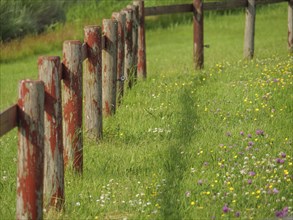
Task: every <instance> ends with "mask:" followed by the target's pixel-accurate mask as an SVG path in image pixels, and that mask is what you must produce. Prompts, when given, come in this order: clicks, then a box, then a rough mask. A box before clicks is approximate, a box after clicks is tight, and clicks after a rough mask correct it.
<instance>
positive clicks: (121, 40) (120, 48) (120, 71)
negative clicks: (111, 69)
mask: <svg viewBox="0 0 293 220" xmlns="http://www.w3.org/2000/svg"><path fill="white" fill-rule="evenodd" d="M112 18H113V19H116V20H117V21H118V39H117V41H118V43H117V80H118V85H117V96H118V98H117V100H118V104H120V103H121V101H122V97H123V93H124V62H125V58H124V56H125V51H124V49H125V24H126V14H125V12H123V11H122V12H119V13H118V12H114V13H112Z"/></svg>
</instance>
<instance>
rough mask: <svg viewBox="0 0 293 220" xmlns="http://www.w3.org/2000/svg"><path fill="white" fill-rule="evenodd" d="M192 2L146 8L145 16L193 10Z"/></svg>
mask: <svg viewBox="0 0 293 220" xmlns="http://www.w3.org/2000/svg"><path fill="white" fill-rule="evenodd" d="M192 11H193V5H192V4H181V5H164V6H155V7H148V8H145V16H152V15H163V14H172V13H183V12H192Z"/></svg>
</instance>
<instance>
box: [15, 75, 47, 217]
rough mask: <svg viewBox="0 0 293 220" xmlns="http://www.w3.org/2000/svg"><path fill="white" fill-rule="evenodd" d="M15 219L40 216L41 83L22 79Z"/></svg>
mask: <svg viewBox="0 0 293 220" xmlns="http://www.w3.org/2000/svg"><path fill="white" fill-rule="evenodd" d="M18 107H19V111H18V119H19V125H18V137H19V143H18V171H17V172H18V175H17V207H16V218H17V219H23V218H28V219H41V218H42V211H43V168H44V152H43V149H44V85H43V83H42V82H41V81H31V80H23V81H21V83H20V91H19V100H18Z"/></svg>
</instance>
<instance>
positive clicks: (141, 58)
mask: <svg viewBox="0 0 293 220" xmlns="http://www.w3.org/2000/svg"><path fill="white" fill-rule="evenodd" d="M133 4H134V5H138V11H139V19H138V24H139V26H138V53H137V59H138V60H137V75H138V77H142V78H143V79H145V78H146V75H147V71H146V46H145V27H144V1H143V0H135V1H134V3H133Z"/></svg>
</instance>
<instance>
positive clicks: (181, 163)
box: [160, 89, 198, 220]
mask: <svg viewBox="0 0 293 220" xmlns="http://www.w3.org/2000/svg"><path fill="white" fill-rule="evenodd" d="M190 94H191V93H190V91H189V90H188V89H182V90H181V92H180V94H178V102H179V103H180V108H179V109H178V112H177V114H178V117H177V118H178V119H177V121H176V124H175V125H174V128H173V131H174V135H173V136H172V138H171V140H170V142H171V144H170V145H169V147H168V149H167V152H166V157H167V158H166V162H165V163H164V172H165V175H166V186H165V188H164V191H163V194H162V198H161V209H160V210H161V216H162V218H163V219H174V220H175V219H176V220H178V219H183V218H184V216H183V213H182V211H181V210H182V207H181V206H182V202H181V201H180V200H179V199H180V198H182V193H184V192H182V190H181V184H182V181H183V178H184V173H185V171H186V170H187V169H188V165H189V163H190V161H189V160H188V152H189V151H190V150H189V148H190V145H191V140H192V138H193V136H194V135H195V129H194V126H195V125H196V124H197V122H198V117H197V115H196V109H195V107H194V99H193V97H191V96H190Z"/></svg>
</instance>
